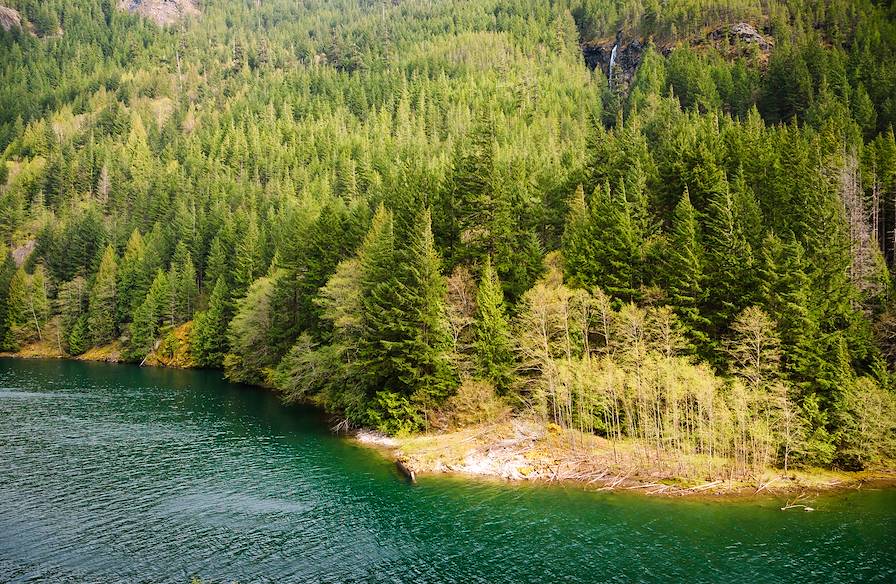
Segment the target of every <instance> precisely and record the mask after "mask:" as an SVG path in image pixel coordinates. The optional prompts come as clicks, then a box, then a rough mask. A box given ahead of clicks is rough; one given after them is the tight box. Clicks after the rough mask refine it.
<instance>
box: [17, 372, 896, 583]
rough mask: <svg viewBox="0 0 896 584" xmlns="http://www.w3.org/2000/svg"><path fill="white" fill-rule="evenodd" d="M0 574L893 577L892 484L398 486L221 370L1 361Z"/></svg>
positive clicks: (311, 418)
mask: <svg viewBox="0 0 896 584" xmlns="http://www.w3.org/2000/svg"><path fill="white" fill-rule="evenodd" d="M0 384H2V387H0V581H3V582H16V583H18V582H53V583H56V582H63V583H65V582H79V583H80V582H103V583H105V582H189V581H190V579H191V578H192V577H193V576H201V577H202V578H203V579H204V580H205V581H207V582H231V581H235V580H238V581H240V582H461V581H462V582H487V583H490V584H491V583H496V582H526V581H564V582H633V581H645V582H646V581H682V580H687V581H692V582H717V581H726V582H754V581H775V580H779V581H789V582H814V581H819V580H825V581H838V582H846V581H872V580H880V581H887V580H890V581H892V580H893V579H894V578H896V568H894V566H893V562H892V557H894V554H896V534H894V530H893V529H892V525H893V523H892V522H893V520H894V519H896V495H894V493H893V492H892V491H887V492H878V493H874V492H869V493H861V494H859V495H855V496H849V497H846V498H842V497H841V498H831V499H827V500H821V501H819V502H817V503H816V504H815V506H816V507H817V508H818V509H819V511H818V512H816V513H814V514H786V513H781V512H780V511H779V510H778V508H777V507H779V506H780V505H778V504H777V503H776V502H774V501H770V502H763V503H755V502H753V503H743V504H727V505H720V504H712V503H708V502H696V501H668V500H654V499H645V498H642V497H626V496H619V495H609V496H608V495H602V494H594V493H583V492H581V491H580V490H577V489H570V488H565V489H556V488H533V487H531V486H526V485H506V484H501V483H491V482H489V483H475V482H474V483H470V482H465V481H460V480H457V479H434V478H433V479H423V480H422V481H421V484H420V485H418V486H410V485H408V484H406V483H405V482H403V481H401V480H400V479H399V477H398V476H397V474H396V472H395V469H394V467H393V466H392V465H391V464H390V463H389V462H388V461H386V460H383V459H382V458H380V457H379V456H378V455H376V454H375V453H372V452H370V451H367V450H364V449H361V448H357V447H356V446H354V445H352V444H349V443H347V442H344V441H342V440H339V439H336V438H334V437H332V436H330V435H329V434H328V433H327V431H326V427H325V425H324V424H323V423H322V421H321V420H320V419H319V416H318V414H317V413H315V412H313V411H309V410H302V409H297V408H285V407H282V406H281V405H279V404H278V403H277V402H276V398H275V397H273V396H271V395H270V394H268V393H266V392H261V391H257V390H254V389H251V388H243V387H236V386H232V385H228V384H225V383H223V382H221V381H220V379H219V376H218V375H216V374H214V373H208V372H167V371H159V370H147V369H138V368H128V367H112V366H107V367H102V366H90V365H85V364H79V363H64V362H51V363H42V362H18V361H7V360H0Z"/></svg>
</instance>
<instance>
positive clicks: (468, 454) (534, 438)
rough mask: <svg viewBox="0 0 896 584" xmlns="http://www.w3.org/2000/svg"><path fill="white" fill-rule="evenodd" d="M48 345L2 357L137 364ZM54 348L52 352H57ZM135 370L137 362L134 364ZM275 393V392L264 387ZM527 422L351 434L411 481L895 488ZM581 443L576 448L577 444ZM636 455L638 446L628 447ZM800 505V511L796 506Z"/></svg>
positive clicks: (720, 492)
mask: <svg viewBox="0 0 896 584" xmlns="http://www.w3.org/2000/svg"><path fill="white" fill-rule="evenodd" d="M48 345H49V344H48V343H43V344H40V345H29V346H27V347H25V348H24V349H23V350H22V351H20V352H18V353H8V352H6V353H0V357H3V358H11V359H62V360H70V361H84V362H97V363H111V364H132V363H130V362H127V361H123V360H122V359H121V358H120V352H119V347H117V345H115V344H112V345H107V346H105V347H98V348H93V349H91V350H89V351H87V352H86V353H84V354H82V355H78V356H69V355H65V354H62V353H60V352H58V351H53V350H46V349H48V348H51V347H48ZM51 349H52V348H51ZM172 361H174V362H171V363H169V362H166V360H165V359H160V358H158V357H157V356H156V357H154V358H152V359H150V360H147V361H146V363H144V364H143V365H139V366H142V367H161V368H167V369H196V367H193V366H191V365H189V364H184V362H183V361H179V362H178V360H172ZM135 365H136V364H135ZM266 389H270V388H266ZM552 426H553V425H550V424H548V425H547V426H544V425H541V424H538V423H535V422H533V421H531V420H524V419H521V418H510V419H505V420H503V421H500V422H497V423H495V422H493V423H489V424H480V425H475V426H467V427H465V428H462V429H459V430H453V431H445V432H431V433H426V434H417V435H413V436H404V437H392V436H386V435H383V434H380V433H378V432H375V431H371V430H368V429H359V430H355V431H352V432H349V433H348V435H347V437H348V439H350V440H352V441H353V442H355V443H356V444H359V445H361V446H363V447H365V448H369V449H371V450H374V451H377V452H378V453H379V454H380V455H382V456H383V457H384V458H386V459H387V460H389V461H391V462H393V463H395V464H396V467H397V468H398V469H399V472H401V473H402V474H403V475H404V476H405V477H406V478H408V479H410V480H411V481H412V482H416V478H417V477H422V478H425V477H435V476H451V477H458V478H462V479H464V480H481V481H501V482H508V483H517V484H524V483H528V484H534V485H554V486H571V487H572V486H574V487H581V488H584V489H585V490H591V491H595V492H628V493H640V494H643V495H646V496H661V497H685V498H712V499H715V500H724V499H726V498H731V499H738V500H742V499H749V498H757V497H760V498H767V497H788V496H789V497H796V499H798V500H800V501H802V500H804V499H806V498H811V497H814V496H817V495H823V494H835V493H838V492H847V491H851V490H860V489H862V488H866V487H867V488H896V468H892V469H882V470H864V471H839V470H829V469H815V468H812V469H798V470H789V471H788V472H787V473H786V474H785V473H783V471H781V469H766V471H765V472H764V473H763V474H762V476H761V477H759V480H752V481H748V480H743V479H736V478H730V477H729V478H725V477H722V478H719V477H718V476H705V477H702V478H701V477H698V476H696V475H694V474H693V473H679V474H676V473H674V472H670V470H669V469H668V468H660V469H658V468H656V467H652V466H651V465H649V464H648V465H645V464H641V463H638V462H637V461H633V460H631V459H623V460H622V461H620V460H619V459H617V458H615V456H614V461H612V462H611V461H610V460H609V457H610V455H615V452H614V450H615V447H613V448H610V447H609V445H608V443H607V441H606V440H603V439H600V438H597V437H589V439H590V440H591V441H592V442H594V443H597V446H596V448H595V447H594V444H592V445H591V446H592V449H591V450H590V451H589V450H587V449H583V448H582V446H584V444H583V443H582V440H583V438H582V437H581V436H574V435H572V436H571V434H575V433H574V432H570V431H564V430H560V429H559V428H557V427H552ZM577 441H578V442H577ZM625 448H626V450H627V451H626V454H628V455H630V454H631V450H632V448H633V445H632V444H627V445H625ZM797 507H799V505H797Z"/></svg>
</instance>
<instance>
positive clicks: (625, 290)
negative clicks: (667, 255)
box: [564, 184, 644, 301]
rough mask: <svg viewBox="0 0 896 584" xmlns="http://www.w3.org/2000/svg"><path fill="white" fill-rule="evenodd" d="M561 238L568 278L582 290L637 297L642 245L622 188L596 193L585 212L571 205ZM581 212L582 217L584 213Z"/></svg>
mask: <svg viewBox="0 0 896 584" xmlns="http://www.w3.org/2000/svg"><path fill="white" fill-rule="evenodd" d="M574 205H575V206H574V207H573V210H572V212H573V213H575V214H576V215H574V216H572V217H571V218H570V222H569V230H568V232H567V234H566V235H565V236H564V244H565V247H564V255H565V257H566V259H567V264H566V273H567V277H568V278H570V280H571V281H572V282H574V283H575V284H576V285H579V286H582V287H584V288H591V287H595V286H596V287H599V288H602V289H603V290H605V291H606V292H607V293H609V294H610V295H611V296H614V297H616V298H619V299H620V300H624V301H630V300H634V299H637V298H638V297H639V295H640V284H641V268H642V266H641V254H642V250H643V245H644V241H643V239H642V233H641V232H640V231H639V229H638V228H637V225H636V224H635V221H634V219H633V217H632V209H631V204H630V203H629V202H628V200H627V199H626V196H625V188H624V187H623V186H622V185H620V187H619V188H618V189H616V190H614V191H611V190H610V187H609V185H608V184H605V185H604V187H603V188H602V189H596V190H595V191H594V194H593V195H592V197H591V203H590V205H588V204H586V205H585V206H584V209H583V208H582V206H581V202H576V203H574ZM583 211H584V213H583Z"/></svg>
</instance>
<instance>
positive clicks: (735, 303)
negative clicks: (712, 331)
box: [706, 185, 754, 331]
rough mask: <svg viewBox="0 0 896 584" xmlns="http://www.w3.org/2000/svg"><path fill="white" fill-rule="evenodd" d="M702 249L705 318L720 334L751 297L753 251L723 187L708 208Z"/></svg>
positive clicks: (733, 203) (735, 209)
mask: <svg viewBox="0 0 896 584" xmlns="http://www.w3.org/2000/svg"><path fill="white" fill-rule="evenodd" d="M706 248H707V252H708V253H709V257H710V262H709V265H710V266H711V270H709V271H708V273H707V279H708V282H709V283H710V285H709V287H708V298H707V304H706V305H707V309H708V312H707V317H708V318H710V319H711V320H712V322H713V324H714V326H715V327H716V331H724V330H725V329H726V328H727V327H728V325H729V324H730V323H731V322H732V321H733V320H734V317H735V316H736V315H737V314H738V313H739V312H740V311H741V310H743V309H744V308H746V307H747V306H749V305H750V302H751V294H752V293H753V290H754V286H753V281H754V280H753V250H752V248H751V247H750V244H749V242H748V241H747V239H746V236H745V235H744V232H743V226H742V223H741V218H740V216H739V214H738V208H737V205H736V204H735V201H734V197H733V196H732V194H731V191H730V189H728V188H727V185H725V186H724V188H723V189H722V192H720V193H717V194H716V195H715V196H714V197H713V198H712V199H711V200H710V204H709V210H708V217H707V223H706Z"/></svg>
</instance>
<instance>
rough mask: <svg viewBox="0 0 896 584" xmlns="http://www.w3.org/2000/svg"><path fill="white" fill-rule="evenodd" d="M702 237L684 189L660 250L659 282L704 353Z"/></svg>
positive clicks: (693, 341)
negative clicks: (666, 238)
mask: <svg viewBox="0 0 896 584" xmlns="http://www.w3.org/2000/svg"><path fill="white" fill-rule="evenodd" d="M701 239H702V238H701V234H700V224H699V223H698V221H697V214H696V211H695V210H694V207H693V205H691V199H690V196H689V195H688V191H687V190H685V192H684V194H683V195H682V197H681V200H680V201H679V202H678V204H677V205H676V206H675V211H674V213H673V214H672V229H671V233H670V234H669V238H668V240H667V242H666V246H665V248H664V250H663V276H662V282H663V287H664V289H665V290H666V293H667V294H668V302H669V305H670V306H671V307H672V308H673V309H674V310H675V312H676V314H677V315H678V317H679V318H680V319H681V321H682V323H683V324H684V325H685V327H686V331H687V334H688V336H689V337H690V338H691V342H692V343H693V344H694V348H695V349H696V350H697V351H699V352H704V354H705V351H706V349H707V343H708V342H709V337H708V335H707V329H708V326H709V321H708V320H707V319H706V318H705V317H704V316H703V315H702V314H701V312H700V310H701V307H702V306H704V303H705V301H706V286H707V280H706V275H705V274H704V271H703V270H704V266H705V264H706V254H705V252H704V249H703V244H702V241H701Z"/></svg>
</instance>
